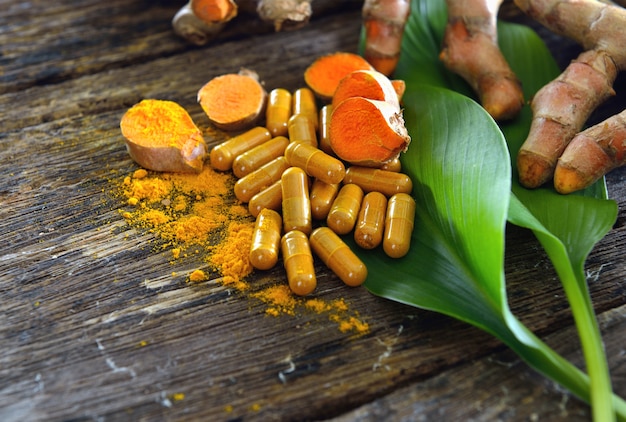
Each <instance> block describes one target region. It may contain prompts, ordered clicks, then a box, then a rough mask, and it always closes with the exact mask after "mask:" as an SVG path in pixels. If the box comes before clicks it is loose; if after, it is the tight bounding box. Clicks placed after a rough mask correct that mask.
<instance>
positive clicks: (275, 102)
mask: <svg viewBox="0 0 626 422" xmlns="http://www.w3.org/2000/svg"><path fill="white" fill-rule="evenodd" d="M289 117H291V92H289V91H287V90H286V89H283V88H276V89H273V90H271V91H270V94H269V96H268V99H267V110H266V111H265V127H267V129H268V130H269V131H270V133H271V134H272V136H286V135H287V122H288V121H289Z"/></svg>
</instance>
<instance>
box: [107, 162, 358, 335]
mask: <svg viewBox="0 0 626 422" xmlns="http://www.w3.org/2000/svg"><path fill="white" fill-rule="evenodd" d="M234 182H235V178H234V176H233V175H232V174H231V173H223V172H216V171H214V170H212V169H211V168H210V167H209V166H205V167H204V169H203V171H202V172H201V173H199V174H192V173H185V174H182V173H180V174H179V173H157V172H152V171H146V170H143V169H139V170H136V171H135V172H134V173H133V174H132V175H131V176H125V177H123V178H121V179H119V178H118V179H115V183H114V186H115V187H116V189H117V190H116V192H115V195H116V196H117V197H121V199H122V205H123V206H125V207H127V208H128V209H124V210H121V211H120V213H121V215H122V216H123V217H124V218H125V220H126V222H127V224H128V225H129V226H131V227H133V228H136V229H140V230H147V231H149V232H151V233H153V234H154V235H155V237H156V238H157V240H158V241H160V243H159V242H157V243H159V245H160V246H159V247H160V248H161V250H165V249H169V250H170V252H171V258H173V259H174V260H180V259H184V258H185V257H189V256H197V255H201V256H202V257H203V260H204V261H205V263H206V264H207V265H208V269H209V270H210V271H209V272H207V271H203V270H200V269H197V270H195V271H192V272H191V273H189V276H188V279H189V281H190V282H195V283H201V282H204V281H207V280H209V279H210V278H211V277H212V275H211V272H212V271H215V272H216V273H218V274H219V275H221V277H219V278H217V279H216V281H219V282H220V283H221V284H222V285H224V286H227V287H229V288H232V289H235V290H236V291H238V292H240V293H244V294H245V295H247V297H250V298H253V299H256V300H260V301H261V302H262V303H263V304H264V305H265V306H266V308H265V313H266V315H269V316H273V317H280V316H283V315H288V316H298V315H302V314H304V313H307V312H308V313H311V312H312V313H314V314H317V315H321V316H324V317H326V318H328V319H329V320H330V321H332V322H334V323H335V324H337V327H338V329H339V330H340V331H341V332H345V333H348V332H350V333H353V334H356V335H362V334H366V333H368V332H369V326H368V324H367V323H366V322H364V321H363V320H362V319H361V318H360V317H359V315H358V314H356V313H354V312H351V311H350V309H349V306H348V304H347V303H346V302H345V301H344V300H343V299H337V300H332V301H327V300H323V299H321V298H300V297H296V296H294V294H293V293H292V292H291V290H290V288H289V286H288V285H287V283H286V282H285V284H280V285H275V286H270V287H266V288H264V289H262V290H260V291H254V292H251V290H252V289H250V285H249V283H248V281H247V280H246V277H248V276H249V275H250V274H252V272H253V268H252V265H251V264H250V260H249V258H248V255H249V251H250V245H251V242H252V234H253V231H254V218H253V217H252V216H251V215H250V213H249V211H248V209H247V207H246V206H244V205H242V204H240V203H239V202H237V201H236V200H235V198H234V194H233V189H232V187H233V185H234ZM157 249H158V248H157ZM172 264H173V265H174V264H176V263H175V262H172ZM174 274H175V272H173V273H172V276H174Z"/></svg>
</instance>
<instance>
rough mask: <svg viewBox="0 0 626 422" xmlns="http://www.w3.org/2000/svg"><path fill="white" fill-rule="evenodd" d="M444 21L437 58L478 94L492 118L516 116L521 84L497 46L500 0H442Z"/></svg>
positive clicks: (502, 118)
mask: <svg viewBox="0 0 626 422" xmlns="http://www.w3.org/2000/svg"><path fill="white" fill-rule="evenodd" d="M446 3H447V5H448V23H447V25H446V30H445V34H444V39H443V49H442V51H441V53H440V56H439V57H440V59H441V60H442V62H443V64H444V65H445V66H446V67H447V68H448V69H449V70H451V71H452V72H455V73H456V74H458V75H459V76H461V77H462V78H463V79H465V80H466V81H467V83H468V84H469V85H470V86H471V87H472V89H473V90H474V91H475V92H476V93H477V94H478V97H479V100H480V102H481V104H482V106H483V108H484V109H485V110H486V111H487V112H488V113H489V114H490V115H491V116H492V117H493V118H494V119H496V120H507V119H511V118H514V117H515V116H517V114H518V113H519V111H520V110H521V108H522V105H523V104H524V96H523V92H522V88H521V84H520V82H519V80H518V79H517V76H516V75H515V74H514V72H513V71H512V70H511V68H510V66H509V64H508V63H507V61H506V59H505V58H504V56H503V55H502V52H501V51H500V48H499V47H498V35H497V28H496V18H497V14H498V10H499V8H500V5H501V3H502V0H446Z"/></svg>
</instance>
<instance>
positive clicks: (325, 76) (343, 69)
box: [304, 52, 373, 101]
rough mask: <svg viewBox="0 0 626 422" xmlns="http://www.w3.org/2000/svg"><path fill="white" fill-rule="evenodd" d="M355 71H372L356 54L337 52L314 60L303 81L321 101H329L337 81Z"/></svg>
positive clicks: (370, 66)
mask: <svg viewBox="0 0 626 422" xmlns="http://www.w3.org/2000/svg"><path fill="white" fill-rule="evenodd" d="M355 70H373V67H372V65H370V64H369V63H368V62H367V60H365V59H364V58H363V57H361V56H359V55H358V54H354V53H345V52H338V53H332V54H327V55H325V56H322V57H320V58H318V59H317V60H315V61H314V62H313V63H311V65H310V66H309V67H308V68H307V69H306V70H305V72H304V81H305V82H306V84H307V85H308V87H309V88H311V90H312V91H313V92H315V94H316V95H317V96H318V97H320V98H321V99H322V100H325V101H329V100H331V99H332V96H333V95H334V93H335V90H336V89H337V85H339V81H341V79H343V78H344V77H345V76H347V75H348V74H350V73H351V72H353V71H355Z"/></svg>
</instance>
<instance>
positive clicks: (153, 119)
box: [120, 99, 207, 172]
mask: <svg viewBox="0 0 626 422" xmlns="http://www.w3.org/2000/svg"><path fill="white" fill-rule="evenodd" d="M120 128H121V130H122V135H124V138H125V141H126V147H127V149H128V153H129V154H130V156H131V158H132V159H133V160H135V162H137V164H139V165H140V166H142V167H143V168H146V169H149V170H155V171H167V172H200V171H201V170H202V166H203V164H204V159H205V157H206V154H207V146H206V143H205V142H204V138H203V137H202V132H201V131H200V129H198V127H197V126H196V125H195V124H194V122H193V120H192V119H191V117H190V116H189V114H188V113H187V111H186V110H185V109H184V108H182V107H181V106H180V105H178V104H177V103H175V102H172V101H164V100H151V99H148V100H143V101H141V102H140V103H138V104H136V105H134V106H133V107H131V108H130V109H128V111H126V113H125V114H124V116H123V117H122V120H121V122H120Z"/></svg>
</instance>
